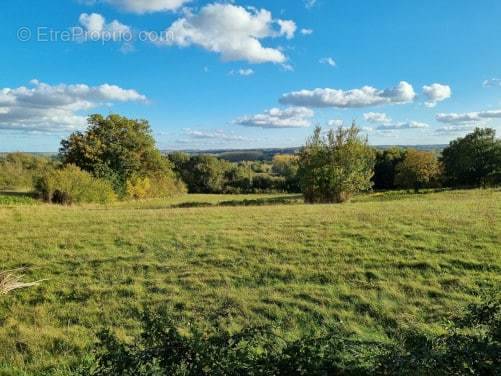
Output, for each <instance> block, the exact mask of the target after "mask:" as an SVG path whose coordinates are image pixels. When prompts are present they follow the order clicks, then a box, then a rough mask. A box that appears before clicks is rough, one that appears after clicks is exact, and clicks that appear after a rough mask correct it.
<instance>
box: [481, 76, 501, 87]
mask: <svg viewBox="0 0 501 376" xmlns="http://www.w3.org/2000/svg"><path fill="white" fill-rule="evenodd" d="M483 86H484V87H496V86H501V78H491V79H489V80H485V81H484V82H483Z"/></svg>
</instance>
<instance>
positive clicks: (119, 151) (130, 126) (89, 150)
mask: <svg viewBox="0 0 501 376" xmlns="http://www.w3.org/2000/svg"><path fill="white" fill-rule="evenodd" d="M88 123H89V126H88V128H87V130H86V131H85V132H75V133H73V134H72V135H71V136H70V137H69V138H68V139H65V140H63V141H62V142H61V148H60V150H59V154H60V157H61V160H62V161H63V164H65V165H68V164H74V165H76V166H78V167H80V168H81V169H82V170H84V171H87V172H90V173H91V174H93V175H94V176H96V177H99V178H105V179H106V180H109V181H110V182H112V184H113V186H114V188H115V190H116V191H117V192H118V193H119V194H120V195H124V194H125V191H126V187H127V182H128V181H129V180H131V179H136V178H138V177H147V176H158V175H172V170H171V168H170V163H169V161H168V160H167V159H166V158H164V157H163V156H162V154H161V153H160V151H159V150H158V149H157V148H156V146H155V140H154V138H153V136H152V134H151V128H150V125H149V124H148V122H147V121H146V120H132V119H128V118H126V117H123V116H119V115H109V116H107V117H103V116H101V115H91V116H90V117H89V119H88ZM172 178H173V175H172Z"/></svg>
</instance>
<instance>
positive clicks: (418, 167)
mask: <svg viewBox="0 0 501 376" xmlns="http://www.w3.org/2000/svg"><path fill="white" fill-rule="evenodd" d="M395 171H396V176H395V185H396V186H398V187H402V188H407V189H414V191H416V192H418V191H419V190H420V189H421V188H428V187H430V186H432V185H433V184H434V183H436V182H438V180H439V177H440V165H439V163H438V160H437V157H436V156H435V155H434V154H433V153H430V152H426V151H418V150H414V149H410V150H408V151H407V153H406V155H405V157H404V160H403V161H402V162H400V163H399V164H398V165H397V167H396V168H395Z"/></svg>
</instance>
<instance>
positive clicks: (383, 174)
mask: <svg viewBox="0 0 501 376" xmlns="http://www.w3.org/2000/svg"><path fill="white" fill-rule="evenodd" d="M405 154H406V151H405V149H401V148H391V149H387V150H378V151H377V152H376V165H375V167H374V178H373V179H372V180H373V181H374V189H381V190H385V189H394V188H395V175H396V167H397V165H398V164H399V163H400V162H402V161H403V160H404V158H405Z"/></svg>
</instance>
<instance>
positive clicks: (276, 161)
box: [272, 154, 301, 192]
mask: <svg viewBox="0 0 501 376" xmlns="http://www.w3.org/2000/svg"><path fill="white" fill-rule="evenodd" d="M298 168H299V166H298V157H297V155H289V154H277V155H275V156H274V157H273V165H272V172H273V173H274V174H277V175H280V176H283V177H284V178H285V189H286V190H287V192H300V191H301V189H300V187H299V180H298V175H297V172H298Z"/></svg>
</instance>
